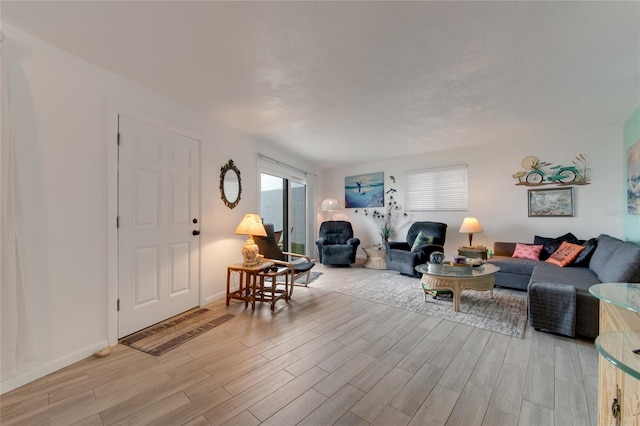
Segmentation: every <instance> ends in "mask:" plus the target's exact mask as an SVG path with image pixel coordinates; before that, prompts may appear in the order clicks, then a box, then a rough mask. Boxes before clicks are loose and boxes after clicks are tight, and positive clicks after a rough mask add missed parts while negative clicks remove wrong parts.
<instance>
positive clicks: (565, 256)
mask: <svg viewBox="0 0 640 426" xmlns="http://www.w3.org/2000/svg"><path fill="white" fill-rule="evenodd" d="M582 250H584V246H581V245H578V244H571V243H568V242H566V241H563V242H562V244H560V247H558V250H556V251H554V252H553V254H552V255H551V256H550V257H549V258H548V259H547V260H546V261H545V262H549V263H553V264H554V265H558V266H560V267H563V266H567V265H568V264H570V263H571V262H573V261H574V259H575V258H576V257H578V254H580V252H581V251H582Z"/></svg>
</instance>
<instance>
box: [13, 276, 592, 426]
mask: <svg viewBox="0 0 640 426" xmlns="http://www.w3.org/2000/svg"><path fill="white" fill-rule="evenodd" d="M314 270H317V271H321V272H323V275H322V276H321V277H320V278H319V279H318V280H316V281H315V282H313V283H312V284H311V285H310V286H309V287H308V288H304V287H296V288H295V291H294V294H293V299H292V300H291V301H290V302H289V303H287V302H286V301H284V300H283V301H280V302H278V303H277V304H276V308H275V311H274V312H272V311H271V310H270V307H269V304H267V303H264V304H259V305H258V307H257V308H256V311H255V312H252V311H251V308H250V307H249V308H248V309H245V307H244V303H241V302H239V301H231V305H230V306H229V307H226V306H225V303H224V300H222V301H218V302H215V303H213V304H211V305H209V306H208V307H209V308H211V309H215V310H217V311H219V312H220V313H228V312H229V313H233V314H235V315H236V318H234V319H232V320H230V321H228V322H226V323H224V324H222V325H221V326H219V327H217V328H215V329H213V330H210V331H208V332H207V333H205V334H203V335H201V336H199V337H197V338H195V339H193V340H191V341H189V342H187V343H186V344H184V345H182V346H181V347H179V348H177V349H174V350H172V351H170V352H168V353H166V354H164V355H162V356H159V357H155V356H152V355H148V354H145V353H143V352H140V351H137V350H135V349H131V348H128V347H125V346H122V345H118V346H116V347H114V348H113V351H112V353H111V355H109V356H107V357H105V358H93V357H91V358H88V359H86V360H83V361H80V362H77V363H75V364H73V365H71V366H69V367H67V368H64V369H62V370H60V371H57V372H55V373H53V374H50V375H48V376H47V377H44V378H41V379H39V380H37V381H35V382H33V383H30V384H28V385H26V386H23V387H21V388H19V389H16V390H14V391H12V392H9V393H7V394H5V395H3V396H2V397H1V398H0V404H1V409H2V412H1V416H2V417H1V420H2V421H1V423H2V424H3V425H5V424H6V425H13V424H20V425H65V426H67V425H111V424H117V425H146V424H153V425H193V426H195V425H222V424H224V425H256V424H260V423H264V424H266V425H294V424H301V425H332V424H336V425H369V424H372V425H394V426H395V425H445V424H446V425H515V424H520V425H554V424H555V425H569V424H573V425H588V424H591V425H595V424H596V418H597V416H596V406H597V401H596V400H597V382H598V380H597V375H598V374H597V370H598V363H597V361H598V359H597V353H596V351H595V349H594V347H593V342H591V341H586V340H580V339H570V338H564V337H558V336H554V335H551V334H546V333H542V332H537V331H534V330H533V329H530V328H528V329H527V331H526V334H525V338H524V339H519V338H512V337H508V336H505V335H502V334H498V333H492V332H489V331H486V330H482V329H477V328H474V327H470V326H467V325H461V324H457V323H454V322H449V321H445V320H440V319H437V318H434V317H429V316H425V315H421V314H418V313H414V312H409V311H405V310H402V309H397V308H393V307H389V306H385V305H380V304H377V303H373V302H369V301H365V300H361V299H357V298H353V297H350V296H346V295H342V294H338V293H335V292H333V291H331V288H332V287H334V286H340V285H343V284H344V283H345V282H347V281H350V280H361V279H366V278H370V279H371V280H375V276H376V273H377V271H375V270H370V269H364V268H362V267H361V266H359V265H353V266H351V267H349V268H330V267H325V266H323V265H317V266H316V267H315V269H314ZM419 285H420V281H419V280H418V279H416V286H419ZM463 303H464V302H463Z"/></svg>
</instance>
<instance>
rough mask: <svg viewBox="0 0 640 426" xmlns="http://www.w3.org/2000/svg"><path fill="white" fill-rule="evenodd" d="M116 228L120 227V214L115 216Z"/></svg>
mask: <svg viewBox="0 0 640 426" xmlns="http://www.w3.org/2000/svg"><path fill="white" fill-rule="evenodd" d="M116 228H120V216H116Z"/></svg>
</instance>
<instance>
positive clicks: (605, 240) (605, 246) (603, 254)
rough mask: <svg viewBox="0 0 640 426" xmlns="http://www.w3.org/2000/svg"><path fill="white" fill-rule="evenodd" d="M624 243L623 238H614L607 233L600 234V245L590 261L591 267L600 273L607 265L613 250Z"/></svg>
mask: <svg viewBox="0 0 640 426" xmlns="http://www.w3.org/2000/svg"><path fill="white" fill-rule="evenodd" d="M621 244H622V240H619V239H617V238H613V237H612V236H610V235H607V234H600V235H599V236H598V247H597V248H596V250H595V251H594V252H593V256H591V262H589V269H591V270H592V271H593V272H595V273H596V274H597V275H600V272H602V269H603V268H604V267H605V265H606V264H607V262H608V261H609V259H610V258H611V256H613V252H614V251H616V249H617V248H618V247H619V246H620V245H621Z"/></svg>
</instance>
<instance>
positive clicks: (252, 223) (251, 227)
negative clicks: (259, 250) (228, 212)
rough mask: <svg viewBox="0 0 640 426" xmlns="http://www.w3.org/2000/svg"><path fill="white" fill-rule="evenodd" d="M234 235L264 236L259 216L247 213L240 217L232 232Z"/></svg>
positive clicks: (264, 232)
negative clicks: (240, 219) (238, 223)
mask: <svg viewBox="0 0 640 426" xmlns="http://www.w3.org/2000/svg"><path fill="white" fill-rule="evenodd" d="M233 233H234V234H235V235H259V236H261V237H266V236H267V232H266V231H265V230H264V226H263V225H262V220H261V219H260V216H258V215H257V214H255V213H247V214H245V215H244V217H243V218H242V221H241V222H240V225H238V227H237V228H236V230H235V231H234V232H233Z"/></svg>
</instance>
